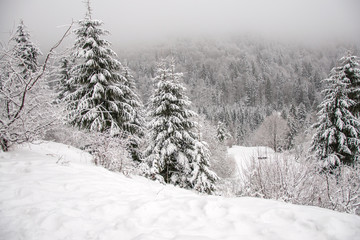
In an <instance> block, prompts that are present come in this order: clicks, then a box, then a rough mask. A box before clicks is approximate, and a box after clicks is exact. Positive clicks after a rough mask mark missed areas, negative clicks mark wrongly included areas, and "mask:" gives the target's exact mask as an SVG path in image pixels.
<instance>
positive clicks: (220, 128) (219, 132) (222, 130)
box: [216, 121, 231, 142]
mask: <svg viewBox="0 0 360 240" xmlns="http://www.w3.org/2000/svg"><path fill="white" fill-rule="evenodd" d="M216 137H217V139H218V140H219V142H224V141H225V140H226V139H229V138H231V135H230V133H229V132H228V130H227V129H226V127H225V124H224V123H223V122H220V121H219V122H218V125H217V129H216Z"/></svg>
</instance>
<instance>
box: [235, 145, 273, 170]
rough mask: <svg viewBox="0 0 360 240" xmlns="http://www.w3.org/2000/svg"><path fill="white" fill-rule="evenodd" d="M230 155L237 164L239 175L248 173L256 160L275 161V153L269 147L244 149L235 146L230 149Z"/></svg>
mask: <svg viewBox="0 0 360 240" xmlns="http://www.w3.org/2000/svg"><path fill="white" fill-rule="evenodd" d="M228 154H229V156H230V157H232V158H233V159H234V160H235V162H236V165H237V168H238V169H237V174H238V175H242V174H243V173H244V172H246V171H247V169H248V167H249V166H250V164H251V162H252V161H254V160H257V159H259V160H271V159H275V152H274V150H272V149H271V148H269V147H243V146H236V145H234V146H232V147H231V148H229V149H228Z"/></svg>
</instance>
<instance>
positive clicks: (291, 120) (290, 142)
mask: <svg viewBox="0 0 360 240" xmlns="http://www.w3.org/2000/svg"><path fill="white" fill-rule="evenodd" d="M287 125H288V127H289V131H288V133H287V137H286V141H287V149H292V148H293V147H294V146H295V143H294V142H295V137H296V135H297V134H298V131H299V122H298V114H297V110H296V108H295V106H294V105H293V104H291V106H290V110H289V114H288V116H287Z"/></svg>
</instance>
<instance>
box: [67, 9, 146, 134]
mask: <svg viewBox="0 0 360 240" xmlns="http://www.w3.org/2000/svg"><path fill="white" fill-rule="evenodd" d="M87 5H88V11H87V13H86V16H85V18H84V19H82V20H80V21H79V28H78V29H75V30H74V33H75V35H76V41H75V44H74V53H73V57H74V58H75V64H74V66H73V68H72V71H71V78H70V80H69V83H70V87H71V88H74V89H76V90H75V91H74V92H71V93H70V94H68V95H67V98H66V101H67V108H68V112H69V114H68V121H69V123H70V124H72V125H74V126H76V127H79V128H81V129H88V130H90V131H97V132H104V131H109V132H110V134H112V135H120V134H122V133H123V132H124V131H125V132H130V133H132V132H135V131H136V129H137V127H138V126H137V124H135V123H134V118H135V116H136V111H135V109H134V108H135V107H139V102H138V101H137V100H136V99H134V98H133V96H136V95H135V93H134V92H133V91H132V89H131V88H130V87H129V86H128V85H127V83H126V78H125V77H123V76H122V75H121V74H120V73H119V72H120V71H121V64H120V62H119V61H118V60H116V59H115V57H116V53H115V52H114V51H112V50H111V49H110V43H109V42H108V41H106V40H104V39H102V38H101V36H102V35H105V34H107V33H108V32H107V31H105V30H103V29H101V28H100V27H101V25H102V24H103V23H102V22H101V21H99V20H94V19H92V18H91V9H90V6H89V2H88V3H87Z"/></svg>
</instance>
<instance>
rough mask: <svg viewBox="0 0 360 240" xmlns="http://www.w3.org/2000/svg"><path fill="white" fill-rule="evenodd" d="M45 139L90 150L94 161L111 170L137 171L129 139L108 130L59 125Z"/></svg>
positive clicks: (126, 172) (127, 172) (128, 172)
mask: <svg viewBox="0 0 360 240" xmlns="http://www.w3.org/2000/svg"><path fill="white" fill-rule="evenodd" d="M45 140H49V141H55V142H60V143H64V144H67V145H71V146H73V147H76V148H79V149H83V150H85V151H88V152H89V153H90V154H92V155H93V157H94V163H95V164H97V165H102V166H103V167H105V168H107V169H109V170H110V171H118V172H122V173H124V174H130V173H137V170H136V162H134V161H133V160H132V159H131V156H130V153H129V151H128V150H127V146H128V144H129V142H128V140H126V139H124V138H123V137H114V136H111V135H110V134H109V133H108V132H105V133H99V132H89V131H85V130H79V129H77V128H74V127H71V126H68V125H62V124H59V125H57V127H56V128H52V129H51V130H49V131H48V132H47V133H46V138H45Z"/></svg>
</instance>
